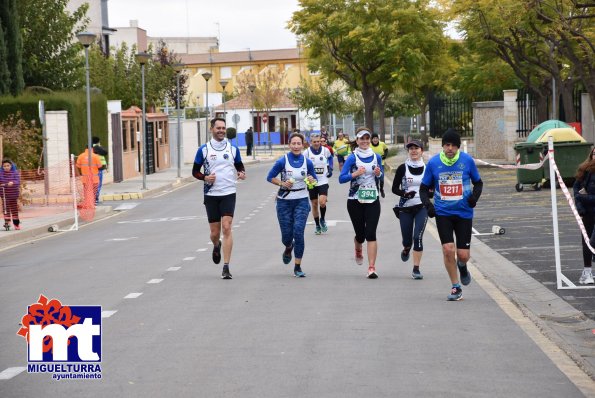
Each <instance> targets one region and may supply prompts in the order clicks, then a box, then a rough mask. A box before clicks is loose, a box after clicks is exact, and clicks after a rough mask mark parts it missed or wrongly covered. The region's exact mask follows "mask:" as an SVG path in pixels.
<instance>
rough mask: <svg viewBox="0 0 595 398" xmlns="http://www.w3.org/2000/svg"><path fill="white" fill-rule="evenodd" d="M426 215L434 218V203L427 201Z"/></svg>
mask: <svg viewBox="0 0 595 398" xmlns="http://www.w3.org/2000/svg"><path fill="white" fill-rule="evenodd" d="M427 207H428V217H430V218H434V217H435V216H436V209H435V208H434V205H433V204H431V203H428V206H427Z"/></svg>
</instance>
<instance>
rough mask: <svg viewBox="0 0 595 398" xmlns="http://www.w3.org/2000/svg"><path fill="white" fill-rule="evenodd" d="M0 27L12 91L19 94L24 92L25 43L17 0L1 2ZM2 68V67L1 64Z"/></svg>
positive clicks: (9, 84)
mask: <svg viewBox="0 0 595 398" xmlns="http://www.w3.org/2000/svg"><path fill="white" fill-rule="evenodd" d="M0 29H2V30H4V32H3V33H4V38H3V39H4V45H5V50H6V58H5V59H6V61H5V62H6V67H7V68H8V73H9V75H10V77H9V79H8V81H7V82H8V86H9V89H10V93H11V94H12V95H19V94H20V93H22V92H23V88H24V87H25V83H24V81H23V67H22V54H23V44H22V40H21V32H20V30H19V29H20V26H19V13H18V9H17V5H16V0H4V1H2V2H1V3H0ZM1 45H2V44H0V46H1ZM0 51H1V50H0ZM0 68H2V67H1V66H0ZM0 73H1V72H0Z"/></svg>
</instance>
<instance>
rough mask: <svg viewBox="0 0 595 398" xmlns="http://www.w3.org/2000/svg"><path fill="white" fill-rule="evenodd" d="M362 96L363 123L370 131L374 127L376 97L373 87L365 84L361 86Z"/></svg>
mask: <svg viewBox="0 0 595 398" xmlns="http://www.w3.org/2000/svg"><path fill="white" fill-rule="evenodd" d="M362 97H363V100H364V119H365V120H364V123H365V126H366V127H367V128H369V129H370V131H371V130H372V129H373V128H374V107H375V106H376V101H377V100H378V97H377V96H376V94H375V93H374V89H373V88H372V87H370V86H368V85H366V84H364V85H363V86H362Z"/></svg>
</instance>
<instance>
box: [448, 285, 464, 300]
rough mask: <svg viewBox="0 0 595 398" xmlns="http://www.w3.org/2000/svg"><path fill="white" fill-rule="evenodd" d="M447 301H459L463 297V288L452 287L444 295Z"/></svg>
mask: <svg viewBox="0 0 595 398" xmlns="http://www.w3.org/2000/svg"><path fill="white" fill-rule="evenodd" d="M446 299H447V300H448V301H459V300H462V299H463V289H461V288H460V287H454V286H453V287H452V289H451V290H450V294H449V295H448V297H446Z"/></svg>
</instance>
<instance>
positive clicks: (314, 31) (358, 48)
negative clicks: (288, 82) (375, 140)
mask: <svg viewBox="0 0 595 398" xmlns="http://www.w3.org/2000/svg"><path fill="white" fill-rule="evenodd" d="M300 6H301V10H300V11H297V12H295V13H294V14H293V16H292V19H291V20H290V22H289V28H290V29H291V31H292V32H294V33H295V34H297V35H298V36H300V37H301V39H302V41H303V42H304V43H305V44H306V46H307V54H308V58H309V60H310V61H309V68H310V69H312V70H317V71H320V72H321V73H322V74H323V75H324V76H326V77H328V78H329V79H330V80H334V79H336V78H339V79H341V80H343V81H344V82H345V83H346V84H347V85H348V86H349V87H351V88H353V89H355V90H357V91H360V92H361V94H362V98H363V101H364V115H365V123H366V126H367V127H368V128H372V127H373V115H374V109H375V108H376V107H377V104H378V102H379V101H380V102H381V106H382V109H383V107H384V102H385V101H386V99H387V98H388V96H389V95H390V93H391V92H392V91H394V89H395V86H394V83H395V79H394V73H395V72H396V73H404V72H408V73H414V72H413V71H412V69H417V68H420V67H421V66H422V65H423V63H424V60H425V59H426V58H427V56H428V55H429V54H425V52H424V45H423V43H424V42H425V41H426V39H427V38H428V37H432V35H428V32H427V29H428V28H430V27H432V24H430V23H428V22H427V19H428V17H429V14H428V13H427V12H426V7H427V1H424V0H422V1H416V2H411V1H407V0H366V1H348V0H329V1H325V2H321V1H318V0H301V1H300ZM432 28H433V27H432Z"/></svg>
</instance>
